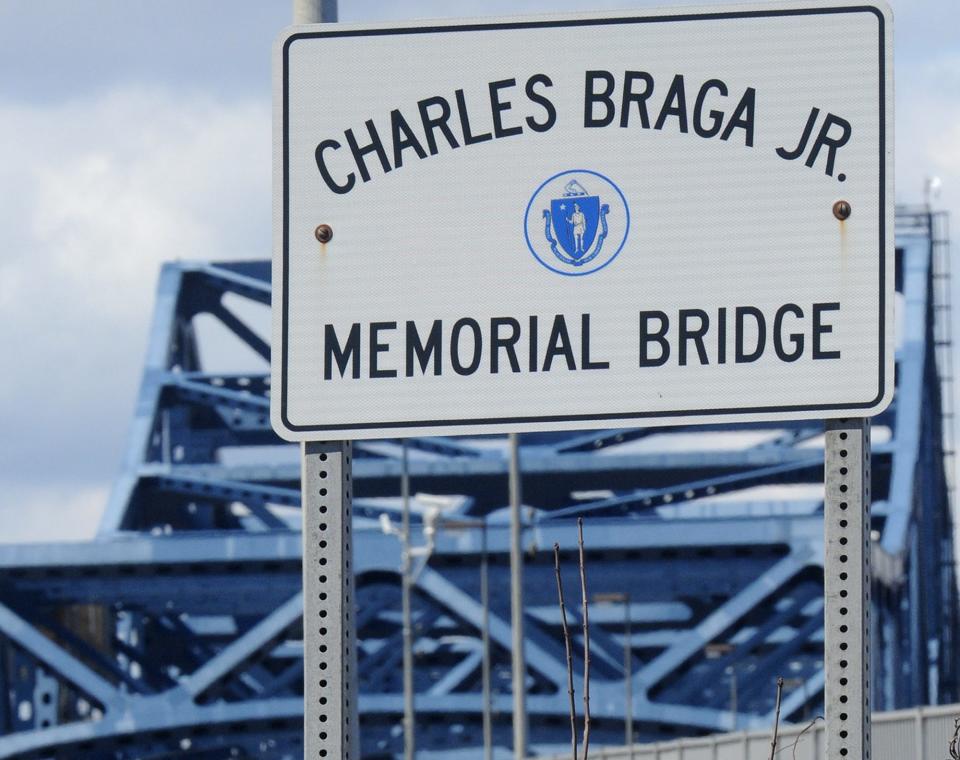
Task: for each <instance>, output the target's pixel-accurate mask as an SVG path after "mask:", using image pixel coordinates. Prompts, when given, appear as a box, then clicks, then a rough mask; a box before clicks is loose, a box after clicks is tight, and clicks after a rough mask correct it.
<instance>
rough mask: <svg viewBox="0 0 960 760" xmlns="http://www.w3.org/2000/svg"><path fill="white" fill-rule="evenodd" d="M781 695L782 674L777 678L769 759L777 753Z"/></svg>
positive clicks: (771, 759)
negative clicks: (775, 704)
mask: <svg viewBox="0 0 960 760" xmlns="http://www.w3.org/2000/svg"><path fill="white" fill-rule="evenodd" d="M782 696H783V676H780V677H779V678H777V709H776V712H775V713H774V715H773V741H772V742H770V760H774V756H775V755H776V754H777V733H778V732H779V730H780V697H782Z"/></svg>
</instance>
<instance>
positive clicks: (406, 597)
mask: <svg viewBox="0 0 960 760" xmlns="http://www.w3.org/2000/svg"><path fill="white" fill-rule="evenodd" d="M401 445H402V449H401V454H400V499H401V501H402V502H403V522H402V523H401V526H400V541H401V545H402V547H403V548H402V550H401V555H400V606H401V615H402V617H403V622H402V628H403V630H402V637H403V757H404V760H413V758H414V757H416V752H417V738H416V713H415V705H414V701H413V700H414V696H413V612H412V604H411V602H412V599H411V595H412V590H413V589H412V586H413V575H412V572H413V562H412V560H413V557H412V556H411V554H410V458H409V449H408V447H407V440H406V439H404V440H403V443H402V444H401Z"/></svg>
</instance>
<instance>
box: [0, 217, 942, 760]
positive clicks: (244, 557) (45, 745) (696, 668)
mask: <svg viewBox="0 0 960 760" xmlns="http://www.w3.org/2000/svg"><path fill="white" fill-rule="evenodd" d="M931 221H933V220H932V219H931V217H929V216H928V215H927V214H926V213H922V212H909V211H906V210H904V211H902V212H901V213H900V215H899V217H898V229H899V230H900V232H899V236H898V248H897V289H898V291H899V294H900V295H898V306H897V308H898V311H899V312H900V315H901V320H902V328H901V330H900V342H899V345H898V349H897V383H898V387H897V395H896V399H895V401H894V404H893V405H892V407H891V408H890V410H888V411H887V412H885V413H884V414H883V415H881V416H880V417H879V418H878V419H877V420H876V425H875V439H874V444H873V453H874V466H873V484H872V487H873V495H874V500H875V503H876V509H875V511H874V525H873V527H874V530H875V540H874V541H873V545H872V554H873V560H874V562H873V567H874V572H875V576H876V581H875V585H874V593H873V600H872V610H873V617H874V620H875V621H876V623H877V625H876V626H875V632H874V639H873V646H872V647H871V651H872V652H873V658H874V660H873V671H874V674H875V680H874V694H873V705H874V708H875V709H891V708H900V707H906V706H909V705H914V704H922V703H931V702H947V701H957V699H958V696H960V695H958V682H957V679H958V670H957V668H958V662H957V646H956V638H955V635H954V631H955V630H956V625H957V599H956V583H955V576H954V559H953V526H952V519H951V516H950V511H949V500H948V497H949V493H948V486H947V480H946V479H945V474H944V452H943V445H942V441H943V430H944V429H943V424H944V423H943V421H942V419H941V407H942V399H941V387H943V386H942V381H943V378H942V377H941V376H940V374H939V373H938V366H937V360H938V359H939V360H940V361H941V363H943V355H942V352H939V351H937V350H934V349H935V347H940V346H941V345H942V344H943V341H942V340H940V339H938V338H937V337H936V336H937V335H939V334H940V333H938V332H937V324H938V322H937V320H938V317H942V316H943V314H944V313H945V312H946V307H947V304H946V303H945V302H943V300H942V298H938V297H937V296H936V293H937V291H936V290H935V287H934V285H935V283H936V281H937V278H938V277H943V276H944V274H943V271H942V269H938V264H937V259H936V256H934V255H933V254H934V251H935V250H936V248H935V243H936V242H937V241H935V240H934V239H933V238H934V235H933V234H932V229H933V226H932V225H931ZM269 276H270V269H269V264H268V263H267V262H247V263H227V264H216V265H215V264H188V263H176V264H168V265H166V266H165V267H164V268H163V270H162V272H161V275H160V281H159V285H158V293H157V304H156V308H155V313H154V322H153V327H152V330H151V333H150V338H149V343H148V349H147V356H146V361H145V367H144V375H143V382H142V385H141V390H140V396H139V398H138V402H137V406H136V409H135V411H134V418H133V422H132V425H131V429H130V439H129V445H128V448H127V452H126V456H125V459H124V463H123V470H122V473H121V475H120V476H119V477H118V479H117V481H116V483H115V485H114V489H113V492H112V494H111V496H110V499H109V503H108V505H107V508H106V510H105V512H104V516H103V521H102V524H101V527H100V531H99V535H98V536H97V538H96V539H95V540H94V541H91V542H88V543H79V544H45V545H36V546H29V547H24V546H9V547H2V548H0V758H13V757H17V758H38V759H39V758H47V757H51V756H53V755H55V754H56V755H57V756H58V757H70V758H79V757H83V758H95V759H99V758H111V760H132V758H166V757H178V758H179V757H185V758H196V759H197V760H199V759H200V758H210V759H213V758H217V759H219V758H233V757H239V758H254V757H256V758H299V757H301V756H302V747H301V744H300V732H301V726H302V673H303V670H302V652H303V635H302V630H301V622H300V618H301V596H300V594H301V588H300V585H301V580H300V534H299V502H300V493H299V469H298V467H299V465H298V462H299V459H298V451H297V449H296V448H295V447H292V446H289V445H284V444H281V443H280V442H279V441H278V440H277V439H276V438H275V436H274V435H273V433H272V432H271V430H270V426H269V407H268V396H269V378H268V374H267V365H266V359H267V357H268V355H269V346H268V343H267V340H266V338H265V337H264V335H265V334H266V333H267V331H268V320H267V319H266V318H265V317H266V308H265V307H266V306H267V305H268V304H269V299H270V281H269ZM257 309H260V311H262V312H263V315H262V317H263V318H258V317H257V316H256V310H257ZM258 320H259V321H258ZM210 322H213V323H215V324H218V325H219V326H220V329H221V332H220V335H221V336H222V335H227V334H229V335H232V336H233V338H235V339H236V341H237V343H238V345H245V346H246V350H247V354H249V357H250V361H251V365H250V369H249V370H248V371H243V372H237V371H235V369H230V371H218V369H219V368H218V367H216V366H214V365H213V364H212V360H210V359H209V358H208V357H209V356H211V354H210V348H211V345H210V343H211V341H218V342H219V343H222V341H223V339H222V338H218V337H211V336H210V335H209V334H206V333H205V332H204V330H205V327H204V325H205V324H209V323H210ZM219 343H218V345H217V346H214V348H218V347H219ZM214 353H216V352H214ZM951 408H952V407H951ZM821 435H822V425H821V424H818V423H815V422H796V423H789V424H772V423H767V424H756V425H739V426H734V425H712V426H708V427H705V428H674V429H625V430H615V431H601V432H586V433H584V432H578V433H569V434H563V433H549V434H547V433H545V434H537V435H526V436H523V438H522V440H521V465H522V470H523V480H524V482H523V492H524V496H525V499H526V503H527V505H528V506H529V509H528V510H525V514H526V519H527V520H528V524H527V528H526V530H525V535H524V543H525V546H526V547H527V550H528V566H527V569H526V572H525V597H526V623H525V630H526V633H527V644H526V652H527V663H528V680H527V684H526V688H527V690H528V700H527V704H528V708H529V711H530V718H531V720H530V739H531V743H532V746H533V747H534V749H536V750H540V751H551V750H554V749H563V747H565V739H564V737H565V735H566V734H565V732H566V728H565V726H566V725H567V723H566V720H567V719H566V717H565V716H566V709H567V708H566V694H565V688H566V686H565V680H566V676H565V672H566V670H565V668H566V665H565V656H564V652H563V645H562V640H561V639H560V636H559V610H558V609H557V608H556V600H555V597H554V590H553V589H554V588H555V587H554V583H553V576H552V572H553V571H552V560H551V552H550V548H551V547H552V544H553V543H554V542H555V541H556V542H559V543H560V544H561V546H562V547H563V549H564V557H565V562H566V570H565V573H566V574H567V576H568V577H566V578H565V583H566V584H567V585H568V586H569V587H570V588H575V587H576V585H577V583H578V579H577V577H576V575H575V535H576V531H575V518H576V517H578V516H581V515H582V516H585V517H586V544H587V552H588V566H589V582H590V586H591V590H592V591H594V592H621V593H625V594H628V595H629V600H630V602H629V603H630V610H629V612H630V617H631V620H632V630H631V634H630V640H629V644H630V647H631V650H632V654H633V658H632V672H631V674H630V677H631V678H632V681H633V684H632V686H633V695H634V697H633V704H632V705H631V706H630V709H631V710H632V712H633V717H634V731H635V735H636V736H637V737H638V739H640V740H653V739H667V738H671V737H674V736H682V735H691V734H701V733H709V732H714V731H721V730H725V729H730V728H733V727H737V728H740V729H743V728H747V727H751V726H764V727H766V726H767V725H768V723H769V721H770V713H771V711H772V709H773V701H774V696H775V686H774V682H775V679H776V678H777V677H778V676H785V677H786V678H787V679H788V681H787V683H788V688H787V691H786V694H785V696H784V714H785V716H787V718H788V719H790V720H797V721H799V720H803V719H805V718H809V717H812V716H813V715H816V714H818V713H820V712H822V706H821V702H822V694H823V670H822V660H823V651H822V649H823V630H822V628H823V621H822V614H823V601H822V593H823V586H822V572H823V568H822V563H823V559H822V556H823V548H822V536H823V532H822V507H823V495H822V488H821V485H820V484H821V479H822V456H823V447H822V440H821ZM409 457H410V472H411V479H412V491H413V492H414V493H415V494H417V496H416V497H415V498H414V525H415V527H416V529H417V530H419V529H420V528H421V527H423V526H424V524H425V522H426V519H427V517H428V516H429V515H430V514H431V511H432V510H434V509H436V508H437V506H438V505H446V506H447V507H448V509H447V511H446V512H443V513H442V517H441V528H440V530H439V531H438V532H437V534H436V536H435V538H434V540H433V543H432V555H431V557H430V560H429V562H428V564H427V565H426V567H425V569H424V570H423V572H422V573H421V574H420V575H419V577H418V579H417V583H416V589H415V592H416V593H415V599H414V622H415V628H416V636H415V639H416V642H415V664H416V668H415V685H416V689H417V691H418V695H417V713H418V718H417V730H418V745H419V746H420V747H422V748H424V749H430V750H434V751H438V752H442V753H443V754H444V756H455V752H459V751H463V752H465V753H467V754H470V753H471V752H472V753H473V754H474V756H476V749H477V747H478V746H479V744H480V741H481V699H480V688H481V687H480V643H479V626H480V625H481V621H482V609H481V607H480V604H479V598H480V584H479V572H478V568H479V562H480V557H481V551H482V541H481V536H480V535H479V532H478V531H476V530H473V529H468V528H464V527H463V526H462V525H461V526H460V527H457V526H456V525H455V524H452V525H451V526H449V527H447V528H444V527H443V526H442V524H443V522H444V521H449V520H450V519H451V518H453V519H454V520H460V522H461V523H463V522H464V519H463V518H469V519H470V520H473V521H476V519H477V518H484V519H485V520H486V523H487V526H488V537H487V544H488V547H489V552H490V555H491V558H492V562H491V567H490V573H491V588H492V589H493V590H494V593H493V595H492V600H491V610H490V639H491V642H492V663H493V691H494V694H493V707H494V713H495V714H494V739H495V741H496V743H497V744H498V745H499V746H501V747H504V748H506V747H508V746H509V743H510V741H511V732H510V726H509V722H510V717H511V716H510V710H511V699H510V690H511V683H510V658H509V651H510V624H509V620H510V610H509V600H508V596H507V594H506V591H505V589H506V588H507V584H508V583H509V573H508V567H507V556H508V554H509V527H508V517H507V510H506V509H505V505H506V502H507V484H506V473H507V457H508V450H507V446H506V441H505V439H503V438H498V437H495V436H494V437H491V436H485V437H472V438H471V437H465V438H457V439H451V438H434V439H415V440H413V441H411V443H410V448H409ZM354 476H355V480H356V487H355V495H356V500H355V524H354V532H355V536H356V540H355V552H356V554H355V570H356V573H357V580H358V591H357V595H358V599H357V610H356V621H357V625H358V628H359V633H360V642H359V649H360V680H361V696H360V712H361V727H362V742H363V753H364V757H368V758H387V757H395V756H397V755H398V753H399V752H400V750H401V741H402V731H401V730H400V725H401V716H402V711H403V700H402V678H401V672H400V661H401V657H400V652H401V650H400V640H401V626H400V624H401V621H400V588H399V582H398V576H397V570H398V568H399V565H400V555H399V546H398V543H397V540H396V538H395V537H394V536H391V535H384V533H383V532H382V531H381V527H380V523H379V518H380V515H381V514H386V515H387V516H388V518H390V519H391V520H395V519H396V515H397V510H398V508H399V500H398V498H397V497H398V494H399V478H400V446H399V442H398V441H396V440H385V441H365V442H359V443H357V444H356V447H355V460H354ZM452 494H453V495H459V496H461V497H463V498H460V499H457V500H451V499H449V498H447V497H448V496H449V495H452ZM437 495H443V496H442V498H441V497H440V496H437ZM423 540H424V541H425V540H426V539H425V538H424V539H423ZM625 612H626V610H625V609H624V607H623V604H622V603H620V604H607V605H603V606H597V607H596V608H595V609H594V610H593V612H592V614H591V618H592V637H591V638H592V654H593V656H592V662H591V666H592V674H593V680H592V689H591V690H592V695H591V696H592V699H591V705H592V708H593V714H594V720H595V722H594V728H593V741H594V742H595V743H596V744H604V743H619V742H620V741H621V740H622V736H623V715H624V709H625V707H624V704H623V694H624V689H623V677H624V673H623V665H622V663H623V654H622V650H623V645H624V637H625V634H626V631H625V626H624V624H623V621H624V614H625ZM568 615H569V617H570V618H571V619H572V621H573V622H574V624H576V623H577V622H578V621H579V617H578V616H579V610H578V609H574V608H571V609H570V610H569V611H568ZM575 649H576V650H578V651H579V647H575ZM574 667H575V668H576V669H577V671H578V672H580V671H582V667H583V663H582V661H581V659H580V658H579V654H578V656H577V658H576V660H575V663H574ZM732 679H735V680H736V685H737V691H738V699H737V711H736V714H734V713H732V712H731V707H732V706H731V704H730V683H731V680H732ZM465 756H466V755H465Z"/></svg>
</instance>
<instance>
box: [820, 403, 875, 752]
mask: <svg viewBox="0 0 960 760" xmlns="http://www.w3.org/2000/svg"><path fill="white" fill-rule="evenodd" d="M824 482H825V486H826V489H825V490H826V497H825V503H824V562H823V571H824V579H823V585H824V596H825V605H824V633H825V636H824V667H825V669H826V686H825V690H826V691H825V696H824V705H825V711H826V715H825V718H826V725H827V732H826V734H827V755H826V757H827V760H854V759H857V760H860V759H861V758H862V760H869V758H870V421H869V420H867V419H864V418H851V419H839V420H827V422H826V445H825V460H824Z"/></svg>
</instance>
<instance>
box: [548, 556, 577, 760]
mask: <svg viewBox="0 0 960 760" xmlns="http://www.w3.org/2000/svg"><path fill="white" fill-rule="evenodd" d="M553 567H554V569H555V570H556V573H557V596H558V597H559V599H560V619H561V621H562V622H563V643H564V644H565V645H566V647H567V693H568V694H569V695H570V744H571V749H572V751H573V760H577V705H576V702H575V701H574V696H573V647H572V646H571V644H570V629H569V628H568V627H567V607H566V605H565V604H564V603H563V581H562V580H561V578H560V544H554V545H553Z"/></svg>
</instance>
